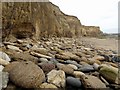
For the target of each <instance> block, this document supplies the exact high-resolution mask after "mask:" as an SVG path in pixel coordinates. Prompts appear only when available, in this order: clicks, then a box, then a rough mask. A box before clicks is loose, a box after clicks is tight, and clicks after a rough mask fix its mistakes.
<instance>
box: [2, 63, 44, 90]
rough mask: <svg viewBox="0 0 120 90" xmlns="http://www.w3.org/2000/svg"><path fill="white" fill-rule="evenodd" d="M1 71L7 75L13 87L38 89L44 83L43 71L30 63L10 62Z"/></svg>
mask: <svg viewBox="0 0 120 90" xmlns="http://www.w3.org/2000/svg"><path fill="white" fill-rule="evenodd" d="M3 71H6V72H8V73H9V76H10V80H11V81H12V82H13V83H14V84H15V85H17V86H20V87H23V88H38V87H39V85H40V84H41V83H42V82H44V81H45V74H44V73H43V70H42V69H41V68H40V67H38V66H37V65H35V64H34V63H33V62H31V61H27V62H25V61H22V62H12V63H11V64H9V65H8V66H6V67H5V68H4V70H3Z"/></svg>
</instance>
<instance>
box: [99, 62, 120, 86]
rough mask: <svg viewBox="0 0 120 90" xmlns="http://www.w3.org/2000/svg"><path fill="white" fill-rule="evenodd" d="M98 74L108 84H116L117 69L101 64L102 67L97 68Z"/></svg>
mask: <svg viewBox="0 0 120 90" xmlns="http://www.w3.org/2000/svg"><path fill="white" fill-rule="evenodd" d="M99 73H100V75H102V76H103V77H104V78H105V79H106V80H107V81H108V82H109V83H116V84H118V68H115V67H113V66H110V65H106V64H102V65H100V66H99ZM119 74H120V73H119Z"/></svg>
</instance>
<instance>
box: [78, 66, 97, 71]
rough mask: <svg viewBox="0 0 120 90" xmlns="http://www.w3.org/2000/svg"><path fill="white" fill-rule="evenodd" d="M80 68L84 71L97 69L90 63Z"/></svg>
mask: <svg viewBox="0 0 120 90" xmlns="http://www.w3.org/2000/svg"><path fill="white" fill-rule="evenodd" d="M78 70H80V71H82V72H90V71H95V69H94V68H93V66H91V65H89V64H85V65H82V67H81V68H79V69H78Z"/></svg>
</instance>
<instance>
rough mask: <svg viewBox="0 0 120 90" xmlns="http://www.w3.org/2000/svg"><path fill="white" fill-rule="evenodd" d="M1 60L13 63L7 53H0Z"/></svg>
mask: <svg viewBox="0 0 120 90" xmlns="http://www.w3.org/2000/svg"><path fill="white" fill-rule="evenodd" d="M0 58H2V59H4V60H6V61H11V59H10V57H9V56H8V55H7V54H6V53H4V52H1V51H0Z"/></svg>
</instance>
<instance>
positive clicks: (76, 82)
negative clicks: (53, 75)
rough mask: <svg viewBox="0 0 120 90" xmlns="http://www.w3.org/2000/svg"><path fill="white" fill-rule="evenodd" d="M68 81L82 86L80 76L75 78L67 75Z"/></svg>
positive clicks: (76, 85) (68, 83)
mask: <svg viewBox="0 0 120 90" xmlns="http://www.w3.org/2000/svg"><path fill="white" fill-rule="evenodd" d="M66 83H67V85H71V86H74V87H81V81H80V80H79V79H78V78H74V77H70V76H69V77H67V79H66Z"/></svg>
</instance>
